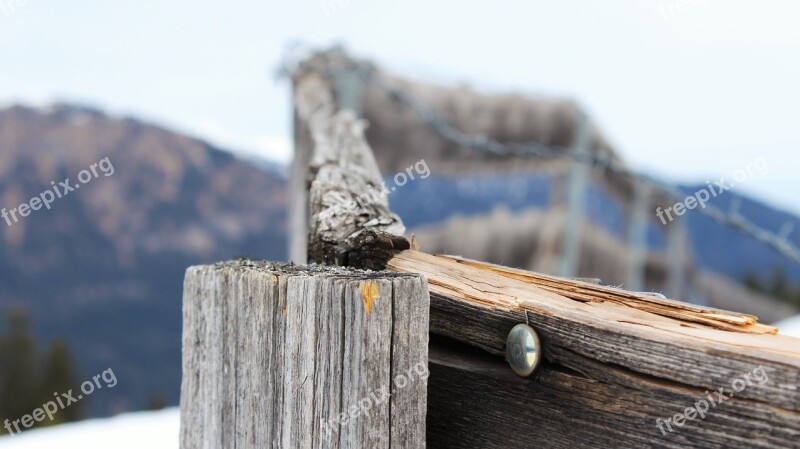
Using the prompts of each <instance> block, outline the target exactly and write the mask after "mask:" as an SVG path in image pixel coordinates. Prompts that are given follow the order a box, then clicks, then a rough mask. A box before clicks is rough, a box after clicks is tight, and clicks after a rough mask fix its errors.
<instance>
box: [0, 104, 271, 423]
mask: <svg viewBox="0 0 800 449" xmlns="http://www.w3.org/2000/svg"><path fill="white" fill-rule="evenodd" d="M105 158H108V159H107V163H100V164H99V165H98V166H95V172H96V173H97V175H98V176H96V177H95V176H92V177H91V179H90V180H89V181H88V182H87V183H85V184H83V183H82V182H81V181H83V180H84V179H87V177H86V176H83V177H82V178H81V179H79V178H78V176H79V174H81V171H82V170H87V171H88V172H89V173H91V170H90V169H91V166H92V164H98V162H100V161H102V160H104V159H105ZM104 167H105V171H101V170H100V169H102V168H104ZM112 168H113V170H112ZM66 178H69V180H70V181H69V183H68V185H79V186H80V187H79V188H75V190H74V191H71V192H67V194H66V195H65V196H63V197H62V198H55V199H54V200H53V201H52V204H51V208H50V210H47V209H45V208H41V209H40V210H36V211H31V212H30V215H29V216H27V217H24V218H23V217H19V216H17V218H18V219H19V221H18V222H14V221H13V220H10V221H11V223H10V224H9V223H8V222H6V221H4V220H3V221H0V308H2V309H4V310H7V308H8V307H25V308H27V309H29V310H30V312H31V314H32V318H33V322H34V324H35V326H36V329H37V331H38V332H37V334H38V336H40V340H48V339H50V338H52V337H55V336H65V337H66V338H67V339H68V340H69V343H70V344H71V347H72V348H73V353H74V356H75V357H76V359H77V360H78V362H79V366H80V368H81V370H80V372H81V375H82V376H83V377H84V378H89V377H91V376H92V375H94V374H96V373H99V372H101V371H102V370H104V369H107V368H113V369H114V371H115V372H116V373H118V376H119V385H118V386H117V387H116V388H115V389H114V390H113V392H112V391H109V392H107V393H106V392H102V393H100V394H94V395H93V396H92V398H91V403H90V404H89V405H90V409H91V410H92V412H93V414H98V413H102V414H105V413H109V412H115V411H123V410H130V409H139V408H142V407H144V406H145V404H146V403H147V401H148V400H149V399H150V398H151V397H154V396H161V397H164V398H165V399H166V400H167V401H168V402H169V403H176V402H177V399H178V398H177V394H178V387H179V385H180V363H181V362H180V344H181V343H180V342H181V339H180V332H181V324H180V323H181V294H182V293H181V292H182V283H183V272H184V270H185V269H186V267H187V266H189V265H193V264H199V263H210V262H215V261H217V260H221V259H227V258H231V257H234V256H237V255H241V254H245V253H247V254H249V255H252V256H254V257H263V258H268V259H274V260H283V259H284V258H285V254H286V253H285V243H284V242H285V238H284V236H285V233H286V229H285V223H286V220H285V209H286V189H285V181H284V179H283V178H282V177H281V176H280V175H279V174H277V173H275V172H270V171H264V170H261V169H259V168H257V167H255V166H253V165H252V164H250V163H246V162H243V161H240V160H238V159H236V158H235V157H233V156H232V155H231V154H229V153H227V152H224V151H221V150H219V149H216V148H213V147H212V146H210V145H209V144H207V143H205V142H202V141H200V140H197V139H193V138H190V137H186V136H183V135H180V134H176V133H173V132H170V131H167V130H165V129H162V128H159V127H157V126H153V125H148V124H145V123H141V122H139V121H136V120H131V119H117V118H112V117H109V116H106V115H104V114H103V113H101V112H99V111H95V110H91V109H87V108H78V107H70V106H54V107H51V108H48V109H46V110H40V109H32V108H26V107H20V106H17V107H13V108H10V109H6V110H3V111H0V207H4V208H6V209H7V210H10V209H12V208H18V207H19V205H20V204H22V203H23V202H27V201H28V200H30V199H31V198H33V197H36V196H40V194H42V192H44V191H45V190H48V189H52V188H53V187H52V184H51V181H52V182H53V184H56V185H58V184H59V183H60V182H62V181H64V180H65V179H66ZM60 190H62V189H60Z"/></svg>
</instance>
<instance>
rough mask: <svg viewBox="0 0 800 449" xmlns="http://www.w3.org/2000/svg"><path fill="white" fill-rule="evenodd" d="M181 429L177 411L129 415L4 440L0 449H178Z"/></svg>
mask: <svg viewBox="0 0 800 449" xmlns="http://www.w3.org/2000/svg"><path fill="white" fill-rule="evenodd" d="M0 425H2V424H1V423H0ZM179 428H180V413H179V411H178V409H177V408H170V409H165V410H159V411H157V412H136V413H126V414H124V415H119V416H115V417H113V418H103V419H90V420H86V421H80V422H76V423H69V424H61V425H57V426H52V427H44V428H41V429H36V428H34V429H33V430H28V431H25V432H23V433H20V434H19V435H16V436H8V435H6V436H2V437H0V449H44V448H58V447H64V448H81V449H101V448H102V449H106V448H109V447H113V448H114V449H177V448H178V431H179Z"/></svg>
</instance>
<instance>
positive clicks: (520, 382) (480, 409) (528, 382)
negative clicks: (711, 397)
mask: <svg viewBox="0 0 800 449" xmlns="http://www.w3.org/2000/svg"><path fill="white" fill-rule="evenodd" d="M586 360H587V363H593V364H594V365H595V366H592V367H591V369H592V370H593V371H594V372H596V373H597V374H598V375H599V376H595V377H594V378H593V377H587V376H585V375H583V374H581V373H580V372H576V371H572V370H569V369H565V368H564V367H562V366H558V365H556V364H552V363H546V364H544V366H542V367H541V369H540V370H539V371H538V372H537V373H536V374H535V378H533V379H530V378H529V379H523V378H519V377H517V376H516V375H515V374H514V373H513V372H511V370H510V369H509V367H508V365H507V364H506V363H505V362H504V361H503V360H502V359H501V358H498V357H492V356H490V355H488V354H486V353H479V352H475V351H470V350H469V349H464V348H458V345H453V344H452V343H450V342H446V343H441V342H440V341H438V340H437V339H436V338H434V339H432V340H431V347H430V362H429V363H430V370H431V377H430V381H429V388H428V391H429V394H428V447H429V448H430V449H439V448H442V449H472V448H476V447H479V448H486V449H495V448H504V449H508V448H515V449H519V448H579V447H597V448H601V447H602V448H686V447H703V448H737V447H741V448H792V447H797V445H798V438H800V414H798V413H792V412H787V411H786V410H783V409H780V408H777V407H774V406H772V405H770V404H768V403H763V402H756V401H751V400H748V399H742V398H739V397H733V398H728V399H727V400H726V401H725V402H724V403H721V404H718V405H716V406H709V410H708V411H707V412H705V413H704V415H705V418H704V419H700V417H699V416H698V415H696V416H695V419H693V420H686V421H685V423H683V424H682V425H681V426H680V427H678V426H676V425H675V424H674V423H673V424H672V425H671V428H672V429H673V431H672V432H670V431H669V429H668V428H667V427H666V426H663V425H662V427H663V429H664V431H663V432H662V431H661V430H660V429H659V427H658V425H657V422H656V419H658V418H660V419H661V420H662V423H663V421H664V420H666V419H668V418H673V417H674V415H675V414H677V413H684V412H685V410H686V408H688V407H693V406H694V404H695V403H696V402H697V401H699V400H701V399H703V398H706V394H704V390H697V389H692V388H687V387H685V386H682V385H680V384H676V383H669V382H664V381H661V380H659V379H656V378H653V377H649V376H642V375H639V374H636V373H634V372H632V371H629V370H626V369H623V368H619V367H614V366H608V365H603V364H600V363H597V362H591V361H589V360H588V359H586ZM608 372H616V373H615V375H614V378H613V379H608V378H605V377H603V376H602V375H603V374H605V373H608ZM742 374H743V373H742ZM720 386H722V385H720ZM725 386H726V387H727V386H728V385H725ZM748 388H758V386H757V385H753V386H750V387H748ZM726 391H729V390H726Z"/></svg>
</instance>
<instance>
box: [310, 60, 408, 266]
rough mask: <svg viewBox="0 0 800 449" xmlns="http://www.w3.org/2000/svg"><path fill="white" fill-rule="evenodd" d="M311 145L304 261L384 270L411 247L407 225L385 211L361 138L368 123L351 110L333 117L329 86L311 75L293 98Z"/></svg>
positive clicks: (386, 206)
mask: <svg viewBox="0 0 800 449" xmlns="http://www.w3.org/2000/svg"><path fill="white" fill-rule="evenodd" d="M295 104H296V105H297V111H298V113H299V114H300V117H301V118H302V119H303V120H304V121H305V122H306V123H307V124H308V126H309V129H310V132H311V135H312V136H313V140H314V143H315V147H314V154H313V157H312V159H311V164H310V167H309V170H310V173H309V175H308V179H311V180H313V181H312V182H311V185H310V193H309V203H310V211H309V216H310V219H309V234H308V235H309V237H308V260H309V261H313V262H318V263H324V264H330V265H347V266H353V267H358V268H369V269H382V268H383V266H385V263H386V261H387V260H388V259H389V258H391V256H392V255H394V253H395V252H397V251H398V250H403V249H408V248H409V247H410V244H409V242H408V240H407V239H406V238H405V237H403V234H404V233H405V226H404V225H403V221H402V220H401V219H400V217H398V216H397V215H396V214H394V213H392V212H391V211H390V210H389V202H388V200H387V195H388V193H387V192H386V188H385V186H384V183H383V179H382V178H381V175H380V171H379V170H378V165H377V164H376V162H375V158H374V156H373V155H372V150H371V149H370V148H369V145H368V144H367V141H366V140H365V139H364V128H365V126H366V123H365V122H364V121H362V120H358V119H357V118H356V116H355V114H354V113H353V112H352V111H348V110H344V111H340V112H338V113H336V112H335V111H336V107H335V105H334V101H333V94H332V92H331V88H330V86H329V84H328V83H327V82H326V81H325V80H324V79H323V78H322V77H321V76H319V75H317V74H315V73H311V74H309V75H306V76H305V77H303V78H301V79H300V81H299V82H298V85H297V94H296V99H295Z"/></svg>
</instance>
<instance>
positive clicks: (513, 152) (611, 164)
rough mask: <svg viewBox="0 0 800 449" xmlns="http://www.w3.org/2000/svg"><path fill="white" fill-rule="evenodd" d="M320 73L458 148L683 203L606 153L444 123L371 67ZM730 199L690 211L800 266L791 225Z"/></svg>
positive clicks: (676, 193) (672, 190)
mask: <svg viewBox="0 0 800 449" xmlns="http://www.w3.org/2000/svg"><path fill="white" fill-rule="evenodd" d="M299 68H300V67H298V66H294V67H293V68H292V69H288V68H287V69H286V72H287V73H290V72H295V71H296V70H297V69H299ZM309 69H310V70H313V71H319V69H318V68H314V67H308V66H304V67H302V70H309ZM322 74H323V75H325V76H328V77H336V76H341V75H343V74H352V75H355V76H358V77H360V78H361V79H362V80H363V81H364V82H366V83H370V84H372V85H374V86H376V87H379V88H381V89H382V90H384V91H385V92H386V93H387V94H389V95H390V96H391V97H392V98H395V99H397V100H399V101H401V102H403V103H405V104H406V105H407V106H409V107H410V108H411V109H412V110H414V112H416V113H417V114H418V115H419V116H420V117H421V118H422V120H423V121H424V122H425V124H426V125H427V126H428V127H429V128H431V129H432V130H433V131H434V132H436V133H437V134H438V135H439V136H441V137H442V138H444V139H445V140H448V141H450V142H452V143H454V144H456V145H458V146H461V147H464V148H470V149H473V150H477V151H482V152H487V153H491V154H493V155H496V156H522V157H531V156H534V157H544V158H550V159H565V160H571V161H576V162H579V163H583V164H589V165H591V166H592V167H593V168H596V169H605V170H609V171H611V172H614V173H616V174H619V175H625V176H628V177H630V178H632V179H633V180H634V181H635V182H641V183H646V184H649V185H651V186H652V187H653V188H655V189H657V190H658V191H660V192H661V193H662V194H663V195H665V196H666V197H667V198H669V199H671V200H673V201H676V202H682V201H683V200H684V199H685V198H686V195H685V193H684V192H681V191H680V189H678V188H677V187H676V186H674V185H670V184H668V183H666V182H664V181H661V180H658V179H656V178H654V177H652V176H649V175H647V174H645V173H640V172H636V171H634V170H632V169H630V168H628V167H626V166H625V165H623V164H622V163H621V162H620V161H618V160H615V159H613V158H612V157H611V156H610V155H607V154H603V153H593V152H579V151H574V150H573V149H571V148H565V147H557V146H551V145H546V144H543V143H540V142H500V141H498V140H496V139H493V138H491V137H489V136H486V135H480V134H467V133H465V132H463V131H461V130H459V129H457V128H455V127H453V126H452V125H450V124H449V123H447V122H446V121H445V120H444V119H442V118H441V117H440V116H439V115H438V114H437V113H436V112H434V111H433V110H432V109H431V108H430V107H428V106H427V105H426V104H425V103H423V102H422V101H420V100H419V99H418V98H417V97H415V96H414V95H413V94H412V93H410V92H409V91H407V90H405V89H403V88H400V87H397V86H395V85H392V84H390V83H388V82H387V81H386V80H385V79H383V77H381V76H380V74H379V73H378V72H377V70H376V69H375V68H374V67H371V66H370V67H347V68H341V69H332V70H323V73H322ZM733 198H734V201H733V202H732V208H731V211H730V212H725V211H723V210H722V209H720V208H718V207H716V206H713V205H708V204H706V205H705V207H702V208H699V209H698V208H695V209H692V210H696V211H698V212H700V213H701V214H703V215H705V216H707V217H709V218H711V219H712V220H714V221H716V222H717V223H720V224H722V225H724V226H727V227H729V228H732V229H734V230H737V231H739V232H742V233H745V234H748V235H750V236H751V237H753V238H755V239H756V240H758V241H760V242H762V243H764V244H765V245H767V246H769V247H770V248H772V249H774V250H775V251H777V252H778V253H779V254H781V255H783V256H784V257H786V258H787V259H789V260H790V261H792V262H794V263H796V264H800V248H798V247H797V246H796V245H795V244H794V243H792V242H791V241H790V240H789V234H790V233H791V231H792V230H793V227H794V226H793V223H791V222H787V223H786V224H784V226H783V228H782V229H781V231H780V232H778V233H775V232H772V231H769V230H767V229H764V228H762V227H760V226H758V225H757V224H755V223H753V222H752V221H750V220H749V219H747V218H746V217H745V216H743V215H742V214H740V213H739V211H738V208H739V204H740V200H739V199H738V197H733Z"/></svg>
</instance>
